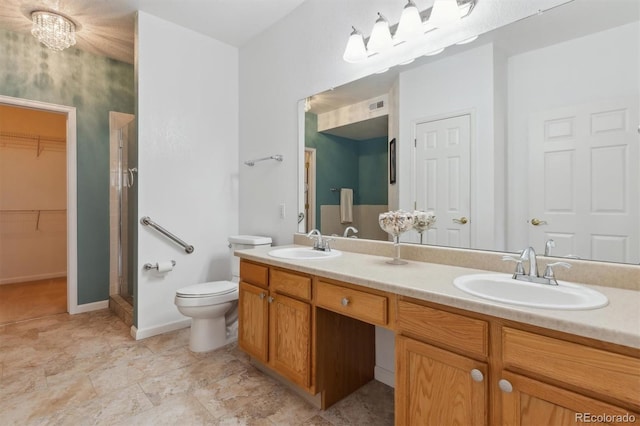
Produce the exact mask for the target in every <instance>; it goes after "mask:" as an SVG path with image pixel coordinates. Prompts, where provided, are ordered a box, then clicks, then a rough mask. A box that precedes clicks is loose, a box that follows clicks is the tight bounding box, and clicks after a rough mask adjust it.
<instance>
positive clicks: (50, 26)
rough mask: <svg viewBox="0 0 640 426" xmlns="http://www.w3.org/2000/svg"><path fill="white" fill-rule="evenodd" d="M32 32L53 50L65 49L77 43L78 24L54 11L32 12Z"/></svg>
mask: <svg viewBox="0 0 640 426" xmlns="http://www.w3.org/2000/svg"><path fill="white" fill-rule="evenodd" d="M31 20H32V21H33V27H32V28H31V34H33V36H34V37H35V38H37V39H38V41H40V42H41V43H42V44H44V45H45V46H47V47H48V48H49V49H53V50H57V51H60V50H64V49H66V48H67V47H69V46H73V45H74V44H76V25H75V24H74V23H73V22H71V20H70V19H68V18H66V17H64V16H62V15H59V14H57V13H53V12H45V11H41V10H38V11H35V12H33V13H31Z"/></svg>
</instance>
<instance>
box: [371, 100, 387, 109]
mask: <svg viewBox="0 0 640 426" xmlns="http://www.w3.org/2000/svg"><path fill="white" fill-rule="evenodd" d="M382 107H384V101H378V102H374V103H372V104H369V111H373V110H376V109H380V108H382Z"/></svg>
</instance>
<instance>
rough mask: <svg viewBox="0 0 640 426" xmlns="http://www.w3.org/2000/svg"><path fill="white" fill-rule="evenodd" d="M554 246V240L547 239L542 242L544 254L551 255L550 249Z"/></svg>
mask: <svg viewBox="0 0 640 426" xmlns="http://www.w3.org/2000/svg"><path fill="white" fill-rule="evenodd" d="M555 246H556V242H555V241H553V240H547V242H546V243H545V244H544V255H545V256H551V249H552V248H554V247H555Z"/></svg>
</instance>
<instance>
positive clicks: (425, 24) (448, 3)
mask: <svg viewBox="0 0 640 426" xmlns="http://www.w3.org/2000/svg"><path fill="white" fill-rule="evenodd" d="M476 2H477V0H435V2H434V4H433V7H431V8H429V9H425V10H422V11H420V10H419V9H418V7H417V6H416V4H415V3H414V1H413V0H408V1H407V4H406V5H405V6H404V8H403V10H402V14H401V16H400V22H398V23H397V24H395V25H393V26H390V25H389V22H388V21H387V20H386V19H385V17H384V16H383V15H381V14H380V13H378V18H377V19H376V22H375V25H374V26H373V29H372V30H371V36H370V37H369V38H368V39H366V38H365V37H364V36H363V35H362V33H361V32H360V31H358V30H357V29H356V28H355V27H352V28H353V32H352V33H351V35H350V36H349V40H348V42H347V47H346V48H345V51H344V55H343V56H342V57H343V59H344V60H345V61H346V62H351V63H357V62H362V61H364V60H366V59H367V58H369V57H371V56H373V55H377V54H384V53H386V52H388V51H390V50H392V48H393V47H395V46H398V45H400V44H402V43H405V42H410V41H412V40H416V39H418V38H420V37H422V36H424V35H425V34H426V33H428V32H431V31H434V30H437V29H439V28H445V27H449V26H451V25H453V24H455V23H456V22H458V21H460V19H462V18H464V17H467V16H469V14H471V12H472V10H473V8H474V7H475V5H476ZM465 41H466V40H465ZM469 41H471V40H469Z"/></svg>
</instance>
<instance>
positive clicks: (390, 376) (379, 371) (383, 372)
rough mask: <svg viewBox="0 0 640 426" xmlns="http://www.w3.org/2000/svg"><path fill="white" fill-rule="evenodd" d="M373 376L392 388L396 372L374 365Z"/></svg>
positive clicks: (394, 384) (394, 383) (394, 385)
mask: <svg viewBox="0 0 640 426" xmlns="http://www.w3.org/2000/svg"><path fill="white" fill-rule="evenodd" d="M373 377H374V378H375V379H376V380H377V381H379V382H382V383H384V384H385V385H387V386H391V387H392V388H395V387H396V373H395V372H393V371H389V370H387V369H386V368H382V367H378V366H377V365H376V367H375V368H374V369H373Z"/></svg>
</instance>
